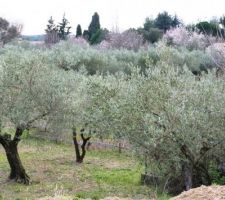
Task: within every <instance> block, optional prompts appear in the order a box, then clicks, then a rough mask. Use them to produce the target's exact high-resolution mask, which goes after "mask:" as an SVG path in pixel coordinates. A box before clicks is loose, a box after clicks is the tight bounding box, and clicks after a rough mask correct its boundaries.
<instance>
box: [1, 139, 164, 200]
mask: <svg viewBox="0 0 225 200" xmlns="http://www.w3.org/2000/svg"><path fill="white" fill-rule="evenodd" d="M19 152H20V156H21V159H22V162H23V164H24V166H25V168H26V170H27V173H28V175H30V177H31V179H32V184H31V185H29V186H26V185H21V184H17V183H14V182H9V181H8V180H7V176H8V174H9V166H8V163H7V160H6V157H5V154H4V150H3V148H2V147H0V200H16V199H17V200H19V199H20V200H31V199H38V198H41V197H45V196H56V195H65V196H70V197H72V198H73V199H79V198H91V199H93V200H98V199H100V198H104V197H107V196H119V197H131V198H133V199H140V198H143V199H150V198H151V197H152V196H155V192H154V189H151V188H149V187H147V186H143V185H141V184H140V182H139V181H140V174H141V172H142V166H141V165H140V164H139V163H138V162H137V160H135V158H132V157H130V156H128V155H125V154H119V153H117V152H113V151H89V152H87V156H86V158H85V161H84V163H83V164H76V163H75V162H74V160H75V153H74V148H73V146H72V145H65V144H55V143H52V142H47V141H42V140H33V139H24V140H23V141H22V142H21V144H20V145H19ZM159 199H168V197H167V196H165V198H164V196H162V195H161V196H160V197H159Z"/></svg>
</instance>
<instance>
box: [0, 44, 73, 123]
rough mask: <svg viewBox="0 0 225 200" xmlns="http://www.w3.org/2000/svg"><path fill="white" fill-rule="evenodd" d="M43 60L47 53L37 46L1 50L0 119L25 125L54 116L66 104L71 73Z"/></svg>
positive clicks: (46, 57) (10, 47)
mask: <svg viewBox="0 0 225 200" xmlns="http://www.w3.org/2000/svg"><path fill="white" fill-rule="evenodd" d="M47 59H48V54H47V52H45V51H42V50H38V49H36V50H35V49H29V50H26V49H24V48H22V47H12V46H9V47H8V48H6V49H5V50H4V53H3V54H2V55H1V57H0V66H1V68H0V69H1V72H2V73H1V84H0V88H1V93H0V99H1V108H0V113H1V119H3V118H4V119H6V121H8V122H10V123H12V124H14V125H15V126H18V125H20V124H21V123H25V124H27V123H30V122H35V121H36V119H37V120H40V119H42V118H44V117H45V116H50V115H52V116H55V115H58V110H59V108H60V107H63V105H64V104H67V101H68V100H69V92H70V85H71V84H72V81H71V76H70V74H69V72H65V71H63V70H61V69H59V68H57V67H56V66H51V65H49V64H48V62H47ZM60 114H62V115H63V113H60ZM42 116H43V117H42Z"/></svg>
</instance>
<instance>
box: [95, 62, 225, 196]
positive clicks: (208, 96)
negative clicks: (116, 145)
mask: <svg viewBox="0 0 225 200" xmlns="http://www.w3.org/2000/svg"><path fill="white" fill-rule="evenodd" d="M115 81H116V84H119V83H120V85H119V88H118V89H117V90H116V93H113V90H109V89H108V88H105V89H103V90H102V92H101V95H100V96H101V98H97V99H98V101H97V100H96V102H97V103H98V105H100V106H96V111H95V113H100V115H96V116H98V117H99V119H101V120H99V122H98V123H96V124H98V125H99V126H100V127H101V128H102V129H103V130H102V132H106V131H108V132H109V131H110V128H111V132H113V133H120V134H121V135H122V136H123V137H125V138H127V140H128V141H129V142H130V143H131V144H132V147H133V149H134V150H136V152H137V153H138V154H139V155H140V156H141V157H145V159H146V162H147V163H148V164H149V170H150V171H151V172H153V173H157V174H158V175H160V176H162V177H163V178H162V179H163V180H164V182H166V183H167V184H166V186H167V188H168V189H169V190H170V191H173V192H180V191H181V190H182V189H183V188H185V189H187V190H188V189H190V188H192V187H196V186H200V185H201V184H204V185H209V184H211V182H212V180H211V176H210V173H209V167H210V165H211V164H212V163H216V162H217V161H218V160H220V159H223V158H224V150H225V146H224V139H225V138H224V134H223V133H224V131H225V128H224V123H225V118H224V109H223V105H224V103H225V96H224V95H225V94H224V89H225V88H224V86H225V85H224V81H223V80H221V79H217V78H216V77H215V75H214V73H213V72H212V73H209V74H204V75H202V77H201V78H200V80H197V79H196V77H195V76H193V74H192V73H191V72H190V71H189V70H187V69H186V68H185V67H184V68H183V69H181V68H176V67H174V66H171V65H167V64H166V63H158V64H157V65H155V66H150V67H149V70H148V71H147V72H146V74H145V75H141V74H140V73H139V71H138V70H133V72H132V74H131V75H130V76H126V77H125V78H123V79H121V78H119V79H117V78H115ZM103 91H105V92H103ZM96 122H97V120H96ZM172 185H176V187H175V188H172Z"/></svg>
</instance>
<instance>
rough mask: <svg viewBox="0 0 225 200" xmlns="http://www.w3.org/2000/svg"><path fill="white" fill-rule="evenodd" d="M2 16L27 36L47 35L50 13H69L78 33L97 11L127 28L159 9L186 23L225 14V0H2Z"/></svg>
mask: <svg viewBox="0 0 225 200" xmlns="http://www.w3.org/2000/svg"><path fill="white" fill-rule="evenodd" d="M0 2H1V6H0V17H3V18H6V19H7V20H8V21H10V22H11V23H15V24H18V23H19V24H22V25H23V32H22V34H24V35H33V34H43V33H44V30H45V28H46V25H47V21H48V19H49V18H50V16H52V17H53V19H54V20H55V22H56V23H57V22H59V21H60V20H61V19H62V16H63V14H64V13H65V16H66V18H67V19H68V20H69V22H70V26H72V29H71V31H72V33H75V32H76V26H77V24H81V27H82V30H84V29H87V27H88V25H89V24H90V21H91V17H92V15H93V14H94V12H98V14H99V16H100V23H101V27H104V28H107V29H109V30H115V29H116V30H119V31H123V30H126V29H128V28H137V27H141V26H143V23H144V21H145V18H146V17H153V18H155V17H156V16H157V14H158V13H159V12H163V11H167V12H168V13H169V14H171V15H175V14H177V15H178V17H179V18H181V19H182V20H183V22H184V23H185V24H189V23H193V22H198V21H200V20H209V19H211V18H212V17H215V16H217V17H220V16H222V15H224V14H225V0H36V1H33V0H0Z"/></svg>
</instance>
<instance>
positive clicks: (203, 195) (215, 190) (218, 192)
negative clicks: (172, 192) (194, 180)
mask: <svg viewBox="0 0 225 200" xmlns="http://www.w3.org/2000/svg"><path fill="white" fill-rule="evenodd" d="M222 199H225V186H217V185H212V186H203V185H202V186H201V187H198V188H194V189H191V190H189V191H185V192H182V193H181V194H180V195H178V196H176V197H173V198H171V200H222Z"/></svg>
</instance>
